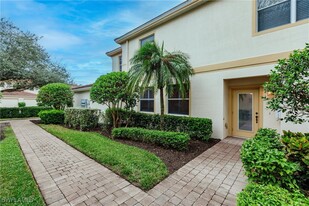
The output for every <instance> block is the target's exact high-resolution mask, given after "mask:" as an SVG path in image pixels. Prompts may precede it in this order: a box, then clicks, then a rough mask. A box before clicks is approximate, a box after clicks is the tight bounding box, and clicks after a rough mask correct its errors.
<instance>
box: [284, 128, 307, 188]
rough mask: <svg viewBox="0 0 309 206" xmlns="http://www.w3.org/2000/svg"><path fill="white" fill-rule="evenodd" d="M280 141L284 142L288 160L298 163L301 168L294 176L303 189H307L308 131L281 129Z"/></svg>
mask: <svg viewBox="0 0 309 206" xmlns="http://www.w3.org/2000/svg"><path fill="white" fill-rule="evenodd" d="M281 142H282V143H283V144H284V150H285V152H286V157H287V158H288V160H289V161H292V162H296V163H298V164H300V166H301V170H300V171H299V172H298V173H297V174H296V176H295V178H296V179H297V181H298V184H299V185H300V186H301V188H302V189H304V190H307V191H308V190H309V133H305V134H302V133H300V132H297V133H293V132H290V131H283V135H282V136H281Z"/></svg>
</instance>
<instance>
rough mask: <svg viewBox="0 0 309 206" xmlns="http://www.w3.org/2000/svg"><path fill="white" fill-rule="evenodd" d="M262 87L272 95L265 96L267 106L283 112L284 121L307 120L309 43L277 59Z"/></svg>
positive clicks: (308, 106) (308, 113)
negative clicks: (284, 57) (276, 63)
mask: <svg viewBox="0 0 309 206" xmlns="http://www.w3.org/2000/svg"><path fill="white" fill-rule="evenodd" d="M264 89H265V91H266V93H268V92H270V93H272V94H273V96H274V97H273V98H267V97H265V99H266V100H268V102H267V104H268V108H270V109H271V110H273V111H282V112H283V113H285V116H284V118H283V119H284V120H285V121H286V122H288V121H291V122H294V123H303V122H306V121H307V122H309V44H306V47H305V48H304V49H303V50H295V51H294V52H293V54H291V55H290V57H289V59H282V60H279V63H278V65H276V67H275V69H274V70H272V71H271V73H270V77H269V82H266V83H265V84H264Z"/></svg>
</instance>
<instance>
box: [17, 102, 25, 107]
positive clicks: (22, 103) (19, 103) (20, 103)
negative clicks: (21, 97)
mask: <svg viewBox="0 0 309 206" xmlns="http://www.w3.org/2000/svg"><path fill="white" fill-rule="evenodd" d="M25 106H26V102H18V107H25Z"/></svg>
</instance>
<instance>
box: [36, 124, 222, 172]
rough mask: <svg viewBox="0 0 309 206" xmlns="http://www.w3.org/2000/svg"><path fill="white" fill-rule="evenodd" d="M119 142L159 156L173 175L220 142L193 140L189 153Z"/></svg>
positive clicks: (143, 144) (130, 141) (131, 142)
mask: <svg viewBox="0 0 309 206" xmlns="http://www.w3.org/2000/svg"><path fill="white" fill-rule="evenodd" d="M32 122H33V123H35V124H39V123H40V121H39V120H32ZM93 131H95V132H98V133H100V134H102V135H103V136H106V137H108V138H111V135H110V133H109V132H102V131H101V129H99V128H97V129H94V130H93ZM114 140H115V141H117V142H120V143H123V144H127V145H131V146H135V147H138V148H142V149H145V150H147V151H149V152H151V153H153V154H155V155H157V156H158V157H159V158H160V159H161V160H162V161H163V162H164V163H165V164H166V166H167V168H168V170H169V173H170V174H172V173H173V172H175V171H176V170H178V169H179V168H181V167H182V166H184V165H185V164H186V163H188V162H190V161H191V160H192V159H194V158H195V157H197V156H199V155H200V154H202V153H203V152H204V151H206V150H207V149H209V148H210V147H212V146H214V145H215V144H217V143H218V142H220V140H218V139H210V140H209V141H208V142H203V141H200V140H196V139H191V140H190V143H189V147H188V150H187V151H182V152H181V151H177V150H172V149H165V148H162V147H159V146H156V145H153V144H149V143H144V142H136V141H132V140H127V139H114Z"/></svg>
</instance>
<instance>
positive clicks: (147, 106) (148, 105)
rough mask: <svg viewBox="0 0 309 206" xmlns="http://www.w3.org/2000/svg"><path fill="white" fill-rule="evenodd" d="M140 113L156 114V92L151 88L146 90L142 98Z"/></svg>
mask: <svg viewBox="0 0 309 206" xmlns="http://www.w3.org/2000/svg"><path fill="white" fill-rule="evenodd" d="M140 111H142V112H154V90H153V87H149V88H147V89H146V90H145V92H144V94H142V95H141V96H140Z"/></svg>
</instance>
